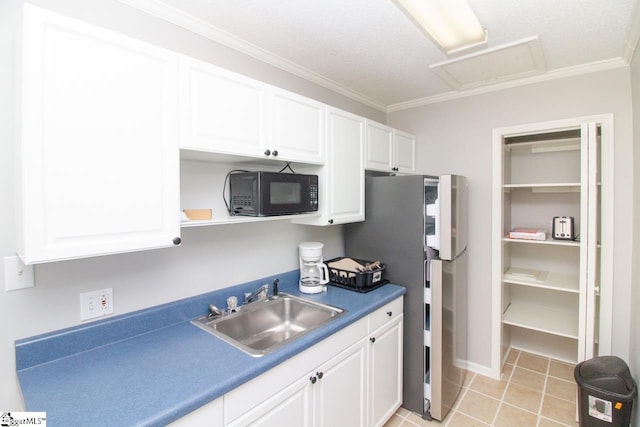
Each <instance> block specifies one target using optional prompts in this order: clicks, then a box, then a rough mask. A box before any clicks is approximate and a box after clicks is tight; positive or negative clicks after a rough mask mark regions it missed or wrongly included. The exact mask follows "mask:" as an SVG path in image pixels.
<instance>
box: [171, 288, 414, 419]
mask: <svg viewBox="0 0 640 427" xmlns="http://www.w3.org/2000/svg"><path fill="white" fill-rule="evenodd" d="M402 307H403V301H402V298H398V299H396V300H394V301H392V302H390V303H389V304H387V305H385V306H384V307H382V308H380V309H378V310H376V311H375V312H373V313H372V314H370V315H369V316H368V317H366V318H363V319H360V320H358V321H357V322H355V323H354V324H352V325H350V326H348V327H347V328H345V329H343V330H341V331H339V332H336V333H335V334H334V335H332V336H330V337H329V338H327V339H325V340H323V341H321V342H320V343H318V344H316V345H314V346H313V347H311V348H309V349H307V350H305V351H303V352H302V353H300V354H298V355H296V356H295V357H293V358H291V359H289V360H287V361H286V362H284V363H281V364H280V365H278V366H276V367H275V368H273V369H270V370H269V371H267V372H265V373H264V374H262V375H260V376H259V377H257V378H254V379H253V380H251V381H249V382H247V383H245V384H243V385H241V386H239V387H237V388H236V389H234V390H232V391H231V392H229V393H227V394H225V395H224V397H223V398H222V400H223V406H224V409H223V411H222V412H223V420H224V421H222V420H221V418H220V413H219V412H213V409H217V406H216V408H213V409H212V408H209V405H206V406H204V407H202V408H201V409H198V410H196V411H194V412H193V413H191V414H189V415H187V416H186V417H185V418H184V419H189V418H190V417H197V416H198V413H199V412H209V413H210V414H211V418H210V419H209V421H208V425H211V426H218V425H225V426H229V427H239V426H277V427H282V426H285V427H286V426H295V427H299V426H301V427H305V426H310V427H311V426H313V427H321V426H326V427H335V426H338V427H339V426H344V427H358V426H362V427H364V426H381V425H383V424H384V423H385V422H386V421H387V420H388V419H389V418H390V417H391V416H392V415H393V413H394V412H395V411H396V410H397V409H398V407H400V404H401V402H402V320H403V316H402ZM219 400H220V399H219ZM210 405H211V404H210ZM193 419H194V420H198V419H200V418H193ZM179 421H182V420H179Z"/></svg>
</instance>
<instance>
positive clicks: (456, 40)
mask: <svg viewBox="0 0 640 427" xmlns="http://www.w3.org/2000/svg"><path fill="white" fill-rule="evenodd" d="M395 2H396V3H397V4H398V5H399V6H400V7H401V8H402V9H404V11H405V13H407V14H408V15H409V17H410V18H412V19H413V20H414V21H415V22H416V23H417V24H418V25H419V26H420V27H422V29H424V30H426V31H427V33H428V34H429V35H430V36H431V37H432V38H433V40H435V42H436V43H438V44H439V45H440V46H441V47H442V49H443V50H445V51H446V52H452V51H454V50H457V49H460V48H466V47H471V46H473V45H477V44H479V43H485V42H486V41H487V32H486V31H485V30H484V28H482V25H480V22H479V21H478V18H477V17H476V15H475V14H474V13H473V11H472V10H471V7H469V5H468V4H467V2H466V0H395Z"/></svg>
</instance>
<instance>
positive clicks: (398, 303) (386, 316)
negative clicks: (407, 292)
mask: <svg viewBox="0 0 640 427" xmlns="http://www.w3.org/2000/svg"><path fill="white" fill-rule="evenodd" d="M403 308H404V302H403V299H402V297H400V298H397V299H395V300H393V301H391V302H390V303H388V304H386V305H385V306H383V307H380V308H379V309H378V310H376V311H374V312H373V313H371V315H370V316H369V333H371V332H373V331H375V330H376V329H378V328H379V327H380V326H383V325H384V324H386V323H388V322H390V321H391V320H393V319H395V318H396V317H398V316H399V315H400V314H402V311H403Z"/></svg>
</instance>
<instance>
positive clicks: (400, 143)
mask: <svg viewBox="0 0 640 427" xmlns="http://www.w3.org/2000/svg"><path fill="white" fill-rule="evenodd" d="M393 150H394V156H393V158H394V159H395V161H394V165H395V168H396V172H402V173H415V171H416V137H415V136H413V135H411V134H410V133H407V132H402V131H400V130H397V129H394V131H393Z"/></svg>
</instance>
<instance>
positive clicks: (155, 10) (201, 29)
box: [118, 0, 640, 113]
mask: <svg viewBox="0 0 640 427" xmlns="http://www.w3.org/2000/svg"><path fill="white" fill-rule="evenodd" d="M118 1H119V2H120V3H123V4H126V5H128V6H130V7H132V8H135V9H138V10H140V11H142V12H145V13H147V14H149V15H153V16H155V17H158V18H160V19H163V20H165V21H167V22H170V23H172V24H174V25H177V26H179V27H182V28H184V29H186V30H188V31H191V32H193V33H196V34H199V35H201V36H203V37H206V38H207V39H209V40H212V41H214V42H217V43H220V44H221V45H224V46H226V47H228V48H231V49H234V50H236V51H239V52H242V53H244V54H246V55H248V56H250V57H252V58H255V59H257V60H259V61H262V62H265V63H267V64H269V65H272V66H274V67H276V68H279V69H281V70H283V71H286V72H289V73H291V74H293V75H296V76H298V77H300V78H303V79H305V80H308V81H310V82H313V83H315V84H317V85H319V86H321V87H324V88H326V89H329V90H331V91H334V92H336V93H338V94H340V95H343V96H345V97H347V98H350V99H353V100H354V101H357V102H360V103H362V104H364V105H367V106H369V107H372V108H374V109H376V110H378V111H381V112H383V113H392V112H395V111H401V110H407V109H411V108H417V107H421V106H425V105H431V104H437V103H439V102H446V101H451V100H454V99H461V98H465V97H468V96H474V95H479V94H483V93H489V92H494V91H498V90H502V89H507V88H512V87H518V86H525V85H529V84H533V83H538V82H543V81H548V80H554V79H560V78H565V77H572V76H578V75H582V74H588V73H594V72H598V71H604V70H609V69H614V68H619V67H625V66H629V63H630V61H631V57H632V56H633V52H634V50H635V47H636V45H637V43H638V34H640V20H632V27H631V28H630V30H629V33H628V36H627V42H626V43H625V51H624V52H623V57H622V58H613V59H609V60H604V61H599V62H593V63H590V64H584V65H578V66H575V67H567V68H562V69H559V70H553V71H548V72H546V73H544V74H539V75H536V76H531V77H526V78H521V79H517V80H510V81H507V82H502V83H496V84H492V85H487V86H482V87H475V88H472V89H467V90H461V91H452V92H447V93H444V94H439V95H434V96H428V97H424V98H418V99H414V100H411V101H406V102H400V103H396V104H390V105H386V104H384V103H381V102H379V101H376V100H374V99H371V98H369V97H367V96H365V95H363V94H361V93H359V92H357V91H354V90H352V89H350V88H348V87H346V86H344V85H341V84H339V83H337V82H335V81H333V80H331V79H328V78H326V77H324V76H322V75H320V74H318V73H316V72H314V71H311V70H309V69H307V68H304V67H301V66H299V65H297V64H295V63H293V62H291V61H289V60H287V59H284V58H282V57H280V56H278V55H275V54H273V53H271V52H269V51H267V50H265V49H262V48H260V47H258V46H256V45H254V44H252V43H249V42H247V41H245V40H243V39H241V38H239V37H237V36H235V35H233V34H231V33H229V32H227V31H224V30H221V29H220V28H218V27H215V26H213V25H211V24H209V23H207V22H205V21H203V20H201V19H199V18H196V17H194V16H193V15H189V14H187V13H185V12H183V11H181V10H179V9H177V8H175V7H173V6H169V5H167V4H165V3H163V2H161V1H159V0H118ZM638 10H640V8H636V13H638ZM636 21H637V22H638V25H633V22H636Z"/></svg>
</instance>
